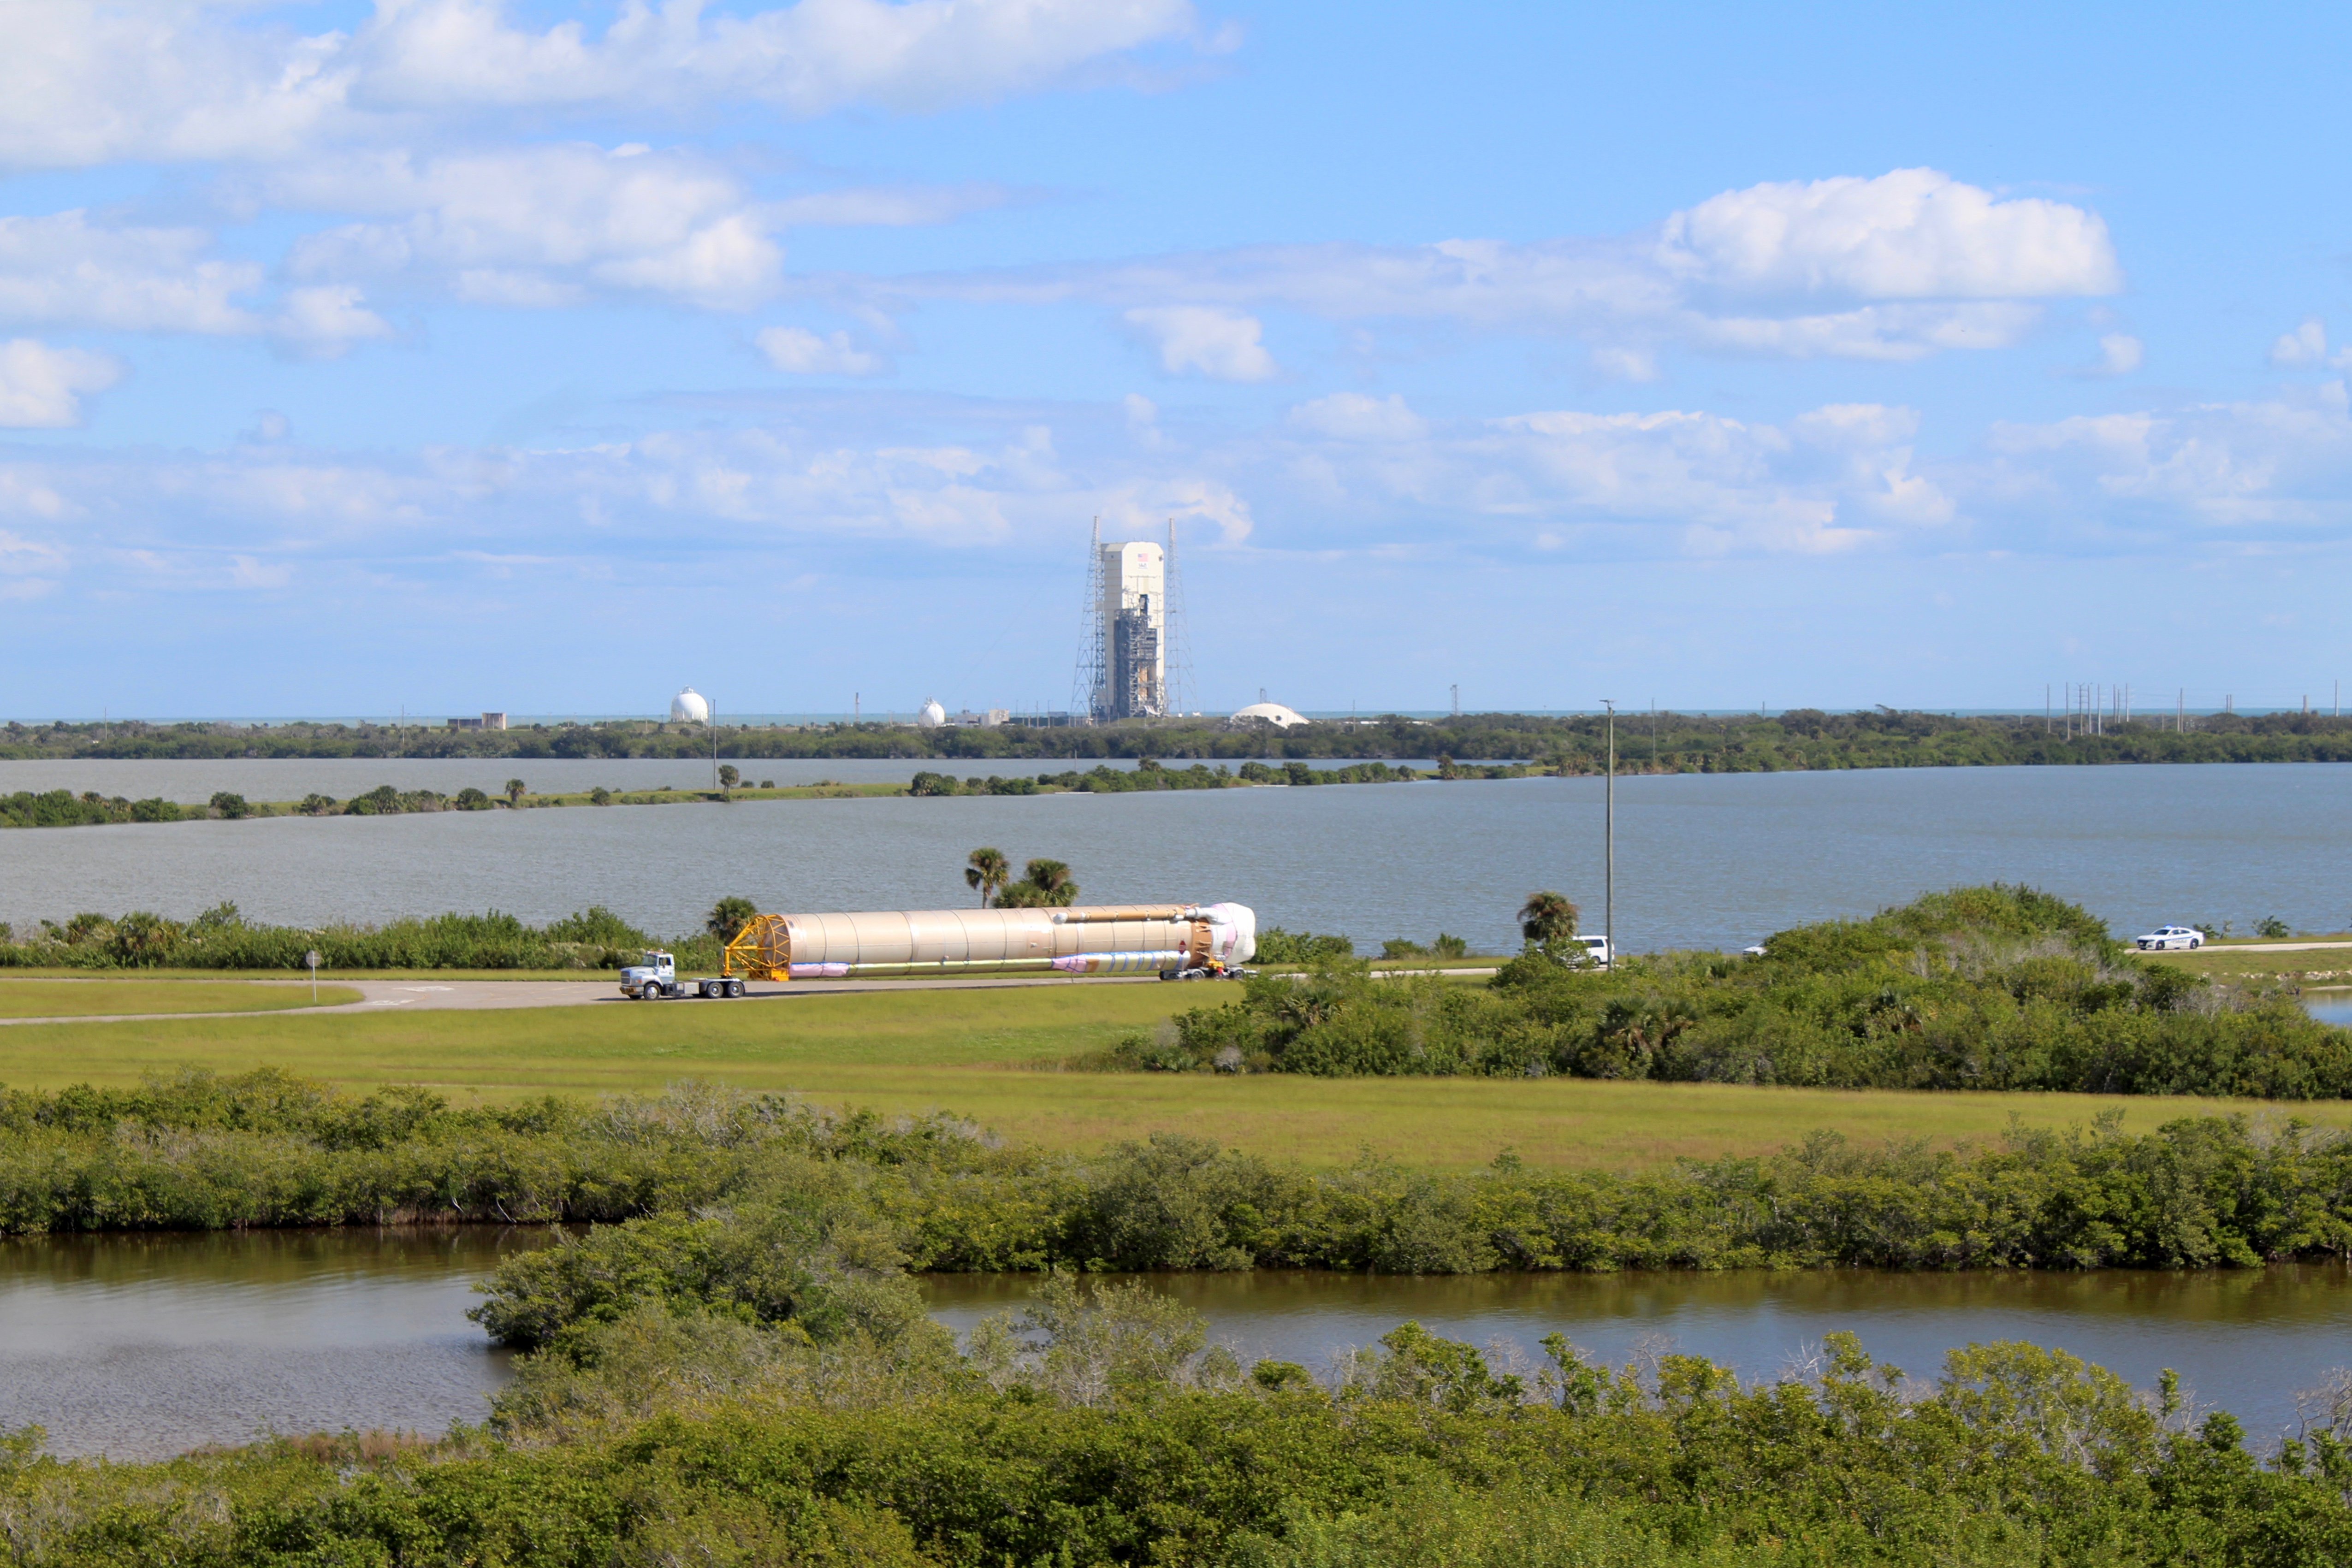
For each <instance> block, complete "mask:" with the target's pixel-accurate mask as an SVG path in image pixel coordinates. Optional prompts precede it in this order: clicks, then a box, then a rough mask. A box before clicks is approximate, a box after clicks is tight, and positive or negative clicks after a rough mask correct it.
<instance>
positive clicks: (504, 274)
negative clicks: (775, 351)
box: [270, 143, 783, 308]
mask: <svg viewBox="0 0 2352 1568" xmlns="http://www.w3.org/2000/svg"><path fill="white" fill-rule="evenodd" d="M270 191H271V193H272V195H273V196H274V198H275V199H276V200H277V201H278V202H279V203H280V204H286V205H289V206H307V207H311V208H313V209H324V210H333V211H340V212H347V213H361V214H384V215H386V216H388V217H390V218H391V219H392V221H390V222H362V223H354V224H347V225H341V226H340V227H337V228H333V229H330V230H327V231H325V232H324V233H321V234H317V235H310V236H307V237H305V238H304V239H303V240H301V241H300V242H299V243H298V244H297V245H296V246H295V248H294V253H293V256H292V267H293V270H294V272H295V273H296V275H297V276H299V277H309V278H325V277H384V276H391V275H394V274H399V273H404V272H412V271H420V272H425V273H430V274H434V275H437V276H439V277H444V278H446V280H447V281H448V282H449V283H450V286H451V287H453V288H454V290H455V291H456V292H457V294H458V295H459V297H460V298H466V299H468V300H471V301H474V302H478V303H483V304H502V305H514V306H533V305H539V306H555V305H564V304H570V303H572V302H574V301H576V300H577V299H579V298H582V297H583V293H584V291H585V290H586V289H588V288H590V287H614V288H625V289H644V290H649V291H652V292H655V293H660V294H667V295H671V296H674V297H676V298H680V299H683V300H686V301H688V302H691V303H694V304H698V305H705V306H712V307H719V308H742V307H746V306H750V305H752V304H756V303H757V302H759V301H760V300H761V299H763V298H767V297H768V296H769V295H771V294H772V293H773V292H774V290H775V288H776V286H777V284H778V282H779V280H780V279H781V277H782V270H783V251H782V246H779V245H778V244H777V243H776V241H775V240H774V238H773V237H772V235H771V234H770V232H769V231H770V227H771V224H770V222H769V220H768V218H767V217H766V216H765V215H763V214H761V212H760V211H759V210H758V209H757V206H756V204H754V203H753V202H752V200H751V197H750V195H749V193H747V192H746V191H745V190H744V188H743V186H742V184H741V183H740V181H738V180H736V179H735V178H734V177H733V176H732V175H730V174H729V173H727V172H723V171H721V170H719V169H718V168H716V167H714V166H712V165H711V164H709V162H706V161H704V160H702V159H699V158H697V157H694V156H692V155H688V154H683V153H655V152H645V151H642V150H639V149H634V148H629V149H622V150H618V151H615V152H606V151H605V150H604V149H602V148H599V147H594V146H591V145H588V144H585V143H572V144H557V145H541V146H531V147H514V148H504V149H499V150H497V151H493V152H470V153H462V154H453V155H451V156H448V157H444V158H437V159H429V160H422V161H420V160H417V159H415V158H414V157H413V156H412V155H410V154H408V153H406V152H394V153H386V154H383V155H380V156H371V157H366V158H351V159H337V160H331V161H321V162H316V163H312V164H309V165H305V166H302V167H299V168H295V169H289V170H288V171H286V172H282V173H280V174H279V175H278V176H277V177H276V178H275V179H274V180H273V181H272V182H271V184H270Z"/></svg>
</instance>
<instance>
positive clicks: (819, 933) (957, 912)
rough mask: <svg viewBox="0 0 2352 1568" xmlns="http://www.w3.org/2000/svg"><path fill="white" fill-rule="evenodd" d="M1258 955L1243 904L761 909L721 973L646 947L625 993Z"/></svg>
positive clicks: (1230, 970) (1179, 967)
mask: <svg viewBox="0 0 2352 1568" xmlns="http://www.w3.org/2000/svg"><path fill="white" fill-rule="evenodd" d="M1255 956H1257V913H1256V912H1255V910H1253V909H1251V908H1249V907H1248V906H1247V905H1246V904H1108V905H1098V906H1096V907H1092V908H1076V909H923V910H889V911H856V912H850V913H845V914H834V915H755V916H753V917H752V919H751V921H750V922H749V923H748V924H746V925H744V926H743V928H742V929H741V930H740V931H739V932H737V933H736V936H735V938H734V940H733V941H731V942H730V943H729V944H728V945H727V950H726V953H725V956H723V958H722V959H721V961H720V965H719V977H717V978H715V979H708V980H685V981H681V980H680V979H678V977H677V962H676V960H675V959H674V958H673V957H672V956H670V955H669V954H667V953H664V952H661V951H659V950H654V951H649V952H647V953H646V961H645V963H643V964H642V965H633V966H631V967H628V968H626V969H624V970H622V971H621V992H622V994H623V995H624V996H627V997H630V998H636V999H640V1000H646V1001H652V1000H657V999H659V998H664V997H686V996H699V997H710V998H719V997H740V996H741V995H742V994H743V981H744V980H745V979H746V978H749V979H755V980H785V981H791V980H843V979H867V978H880V977H909V976H923V975H983V974H1024V973H1028V974H1064V975H1152V974H1156V975H1158V976H1159V977H1160V978H1161V979H1163V980H1184V979H1227V978H1235V977H1241V976H1242V975H1244V974H1246V973H1247V971H1246V970H1244V968H1243V967H1242V966H1243V965H1244V964H1246V963H1247V962H1248V961H1249V960H1250V959H1252V958H1255Z"/></svg>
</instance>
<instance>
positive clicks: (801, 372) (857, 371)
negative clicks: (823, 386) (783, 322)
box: [752, 327, 890, 376]
mask: <svg viewBox="0 0 2352 1568" xmlns="http://www.w3.org/2000/svg"><path fill="white" fill-rule="evenodd" d="M752 341H753V342H755V343H757V344H758V345H759V346H760V351H761V353H763V354H765V355H767V356H768V362H769V363H770V364H772V365H773V366H775V367H776V369H778V370H780V371H784V372H785V373H786V374H788V375H796V376H878V375H880V374H881V373H882V372H883V371H887V370H888V369H889V368H890V361H887V360H886V359H884V358H883V357H882V356H881V355H879V354H873V353H868V352H866V350H863V349H860V348H858V347H857V346H856V344H854V343H852V342H851V341H850V340H849V334H848V333H846V332H835V333H834V334H833V335H832V336H830V337H825V338H820V337H818V336H817V335H816V334H815V333H814V332H812V331H810V330H809V329H807V328H805V327H770V328H768V329H765V330H763V331H761V333H760V334H759V335H758V336H757V337H756V338H754V339H753V340H752Z"/></svg>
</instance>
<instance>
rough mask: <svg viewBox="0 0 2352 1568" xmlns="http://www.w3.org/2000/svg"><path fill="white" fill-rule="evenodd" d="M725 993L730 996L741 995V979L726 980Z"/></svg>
mask: <svg viewBox="0 0 2352 1568" xmlns="http://www.w3.org/2000/svg"><path fill="white" fill-rule="evenodd" d="M727 994H728V995H729V996H730V997H740V996H741V995H742V994H743V982H742V981H740V980H730V981H728V982H727Z"/></svg>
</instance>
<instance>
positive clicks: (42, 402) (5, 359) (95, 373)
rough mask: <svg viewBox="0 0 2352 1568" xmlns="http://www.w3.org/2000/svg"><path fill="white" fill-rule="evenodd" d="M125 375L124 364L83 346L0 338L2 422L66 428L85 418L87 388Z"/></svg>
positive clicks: (14, 425)
mask: <svg viewBox="0 0 2352 1568" xmlns="http://www.w3.org/2000/svg"><path fill="white" fill-rule="evenodd" d="M121 379H122V363H121V361H119V360H115V359H111V358H110V357H108V356H107V355H105V354H93V353H89V352H88V351H86V350H81V349H52V348H50V347H49V346H48V345H47V344H46V343H37V342H35V341H34V340H32V339H30V338H18V339H16V340H13V341H10V342H6V343H0V426H6V427H8V428H10V429H15V430H63V429H66V428H68V426H71V425H76V424H79V423H81V399H82V394H83V393H85V392H104V391H105V390H106V389H107V388H109V387H110V386H112V385H113V384H114V383H115V382H118V381H121Z"/></svg>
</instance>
